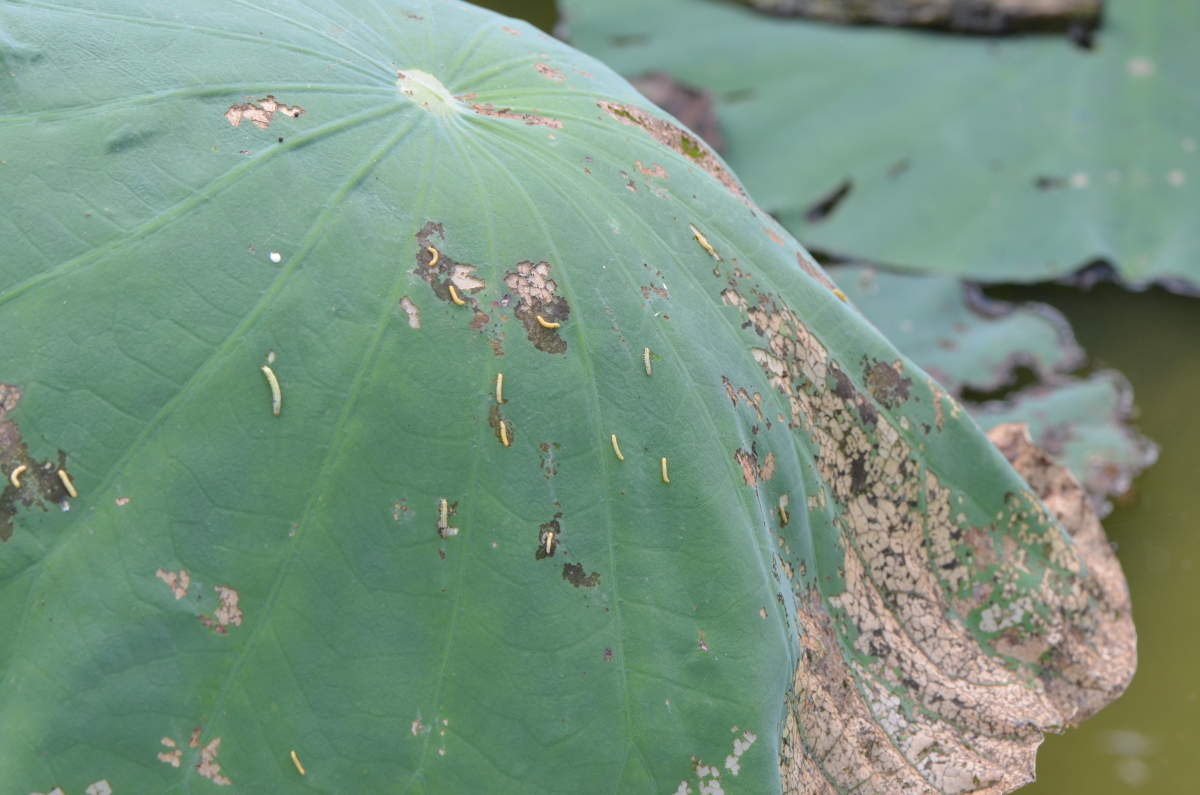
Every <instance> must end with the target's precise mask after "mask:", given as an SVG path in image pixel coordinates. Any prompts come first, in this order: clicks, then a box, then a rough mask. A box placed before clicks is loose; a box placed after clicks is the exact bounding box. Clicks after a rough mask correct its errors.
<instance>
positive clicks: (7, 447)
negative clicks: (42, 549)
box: [0, 384, 74, 541]
mask: <svg viewBox="0 0 1200 795" xmlns="http://www.w3.org/2000/svg"><path fill="white" fill-rule="evenodd" d="M20 402H21V390H20V389H19V388H18V387H15V386H13V385H11V384H0V477H3V486H4V490H3V491H0V541H7V540H8V539H10V538H12V534H13V517H14V516H16V514H17V509H18V507H23V508H26V509H29V508H33V507H35V506H36V507H38V508H41V509H42V510H43V511H46V510H49V505H51V504H57V505H58V506H59V507H61V508H62V510H67V509H68V508H69V507H70V503H68V502H67V498H68V497H70V496H71V495H70V493H69V492H68V491H67V483H69V482H70V481H69V480H68V479H67V478H64V477H63V476H62V475H61V474H59V473H65V471H66V469H65V468H66V464H67V455H66V453H64V452H63V451H62V450H59V451H58V461H57V462H53V461H50V460H49V459H47V460H45V461H36V460H35V459H33V458H31V457H30V455H29V448H28V447H26V445H25V440H24V439H22V438H21V432H20V430H19V429H18V428H17V423H16V422H15V421H14V420H12V419H9V417H8V415H9V413H10V412H12V411H13V410H14V409H15V408H16V407H17V406H18V405H19V404H20ZM14 481H15V482H14ZM72 488H74V487H73V486H72Z"/></svg>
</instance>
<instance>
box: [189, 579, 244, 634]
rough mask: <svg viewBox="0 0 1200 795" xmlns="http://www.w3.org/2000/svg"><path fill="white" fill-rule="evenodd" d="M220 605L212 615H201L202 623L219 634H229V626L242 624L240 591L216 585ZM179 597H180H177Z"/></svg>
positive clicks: (214, 587)
mask: <svg viewBox="0 0 1200 795" xmlns="http://www.w3.org/2000/svg"><path fill="white" fill-rule="evenodd" d="M213 590H214V591H216V592H217V599H218V600H219V601H220V603H221V604H220V606H219V607H218V608H217V609H216V610H214V611H213V614H212V616H200V623H201V624H203V625H204V626H206V627H208V628H209V629H211V630H213V631H214V632H216V633H217V634H218V635H227V634H229V627H230V626H235V627H240V626H241V625H242V611H241V610H240V609H239V608H238V598H239V597H238V592H237V591H235V590H233V589H232V588H227V587H225V586H224V585H214V586H213ZM177 598H178V597H177Z"/></svg>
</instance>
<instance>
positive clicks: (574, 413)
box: [0, 0, 1133, 795]
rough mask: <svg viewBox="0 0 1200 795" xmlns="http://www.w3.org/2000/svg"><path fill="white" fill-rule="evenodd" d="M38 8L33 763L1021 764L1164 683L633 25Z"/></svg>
mask: <svg viewBox="0 0 1200 795" xmlns="http://www.w3.org/2000/svg"><path fill="white" fill-rule="evenodd" d="M0 28H2V29H3V30H4V31H5V36H6V37H9V39H11V40H12V41H19V42H21V47H22V48H23V49H21V50H20V51H21V52H33V53H37V57H30V58H23V59H18V58H16V57H15V56H14V57H11V58H10V57H9V55H8V53H10V52H15V51H16V50H14V49H13V48H12V47H11V46H9V47H8V49H6V50H5V52H6V55H5V58H6V67H7V71H8V72H9V73H10V74H9V75H8V77H5V78H3V81H2V82H0V91H2V92H3V94H2V95H3V97H4V107H5V108H6V111H5V115H4V116H3V117H0V131H2V138H0V140H3V142H4V144H3V145H4V147H5V149H4V153H3V159H4V160H5V163H4V164H3V165H0V207H4V208H5V209H4V214H3V216H2V218H0V224H3V227H2V229H0V234H2V235H3V239H4V241H5V245H4V246H3V247H0V308H2V314H0V335H2V337H3V340H4V345H3V347H2V348H0V383H3V384H5V385H6V386H5V387H3V394H2V395H0V407H2V409H0V470H2V471H3V474H4V476H5V477H6V478H11V481H12V482H10V483H8V484H7V485H6V487H5V488H4V491H3V492H2V494H0V511H2V513H0V518H3V519H4V520H5V521H6V522H8V523H9V524H8V525H6V526H8V527H9V529H10V530H11V537H10V538H9V539H8V540H7V542H5V543H4V544H3V545H0V615H3V616H4V618H3V619H2V620H0V742H2V743H3V747H4V748H5V753H4V764H3V765H2V766H0V791H4V792H17V793H28V792H49V791H52V790H53V788H55V787H60V788H61V789H62V790H63V791H64V792H67V793H77V792H80V791H84V792H87V791H88V790H89V788H91V789H92V790H93V791H94V792H93V795H95V793H101V792H107V791H109V790H111V792H113V793H116V795H122V794H123V793H133V792H147V791H164V790H168V789H179V790H186V791H197V792H200V791H212V790H213V788H215V787H228V788H229V789H228V790H215V791H227V792H247V793H261V792H272V793H288V792H304V791H310V790H313V789H319V790H323V791H338V792H348V791H366V792H384V791H394V790H398V791H414V792H415V791H421V792H427V793H455V794H457V793H463V792H487V793H521V795H527V794H528V793H557V792H563V791H564V790H569V791H571V792H579V793H592V792H596V793H600V792H604V793H608V792H630V793H633V792H639V793H640V792H655V791H657V792H679V793H685V795H686V793H688V792H689V791H690V792H692V793H701V792H703V793H711V792H718V791H721V792H728V793H730V794H731V795H735V794H736V793H739V792H746V793H762V792H768V793H769V792H779V791H780V790H781V786H782V785H781V781H785V782H787V785H786V786H787V789H788V790H789V791H791V790H792V789H793V783H794V782H796V781H801V782H805V781H814V782H820V783H821V784H822V786H826V787H828V786H829V785H828V784H826V783H825V782H826V779H825V778H823V777H822V775H823V774H821V773H819V772H815V771H818V770H824V771H825V773H827V774H828V775H829V776H830V777H831V779H832V780H833V781H836V782H837V783H838V784H839V786H843V787H846V788H849V786H850V785H851V784H854V783H858V784H862V783H863V782H864V781H869V782H870V785H867V784H863V785H862V786H859V787H858V791H860V792H866V791H868V790H869V789H870V788H871V787H872V786H874V787H875V789H876V790H881V789H888V788H889V787H891V785H892V784H893V783H897V782H903V784H904V786H905V787H911V788H912V789H914V790H920V791H930V790H931V789H933V788H936V789H938V790H941V791H943V792H959V791H963V790H964V789H971V788H982V789H985V790H990V791H999V790H1001V789H1007V788H1011V787H1013V786H1016V785H1018V784H1020V783H1022V782H1024V781H1027V780H1028V779H1029V778H1030V776H1031V775H1032V769H1033V762H1034V753H1035V749H1036V747H1037V745H1038V743H1039V742H1040V740H1041V736H1042V735H1041V732H1042V730H1043V729H1047V728H1057V727H1061V726H1064V725H1067V724H1070V723H1072V722H1074V721H1078V720H1081V719H1083V718H1084V717H1086V716H1087V715H1090V714H1091V713H1092V712H1094V711H1095V710H1096V709H1098V708H1100V707H1101V706H1102V705H1103V704H1105V703H1107V702H1108V701H1110V700H1111V699H1112V698H1114V697H1116V696H1117V695H1118V694H1119V693H1120V692H1121V691H1122V689H1123V688H1124V686H1125V684H1126V683H1127V682H1128V680H1129V677H1130V676H1131V675H1132V656H1131V655H1132V653H1133V645H1132V642H1133V634H1132V624H1131V623H1130V618H1129V612H1128V606H1127V604H1125V603H1124V602H1120V601H1119V600H1118V601H1114V599H1113V597H1112V593H1110V592H1109V591H1106V590H1105V588H1106V587H1107V586H1106V584H1105V583H1104V582H1103V581H1101V580H1100V579H1098V578H1097V577H1096V576H1095V575H1094V574H1092V573H1091V572H1092V571H1093V566H1092V563H1091V562H1090V561H1089V560H1088V558H1087V557H1086V555H1087V554H1088V552H1087V549H1086V548H1083V547H1078V546H1076V545H1074V544H1073V543H1072V542H1071V540H1070V538H1069V537H1068V536H1067V535H1066V534H1065V533H1064V531H1063V529H1062V528H1061V527H1060V525H1059V524H1058V523H1057V522H1055V521H1054V519H1053V518H1052V516H1051V515H1050V514H1049V513H1047V509H1046V507H1045V506H1044V505H1043V504H1042V503H1041V502H1039V501H1038V500H1037V499H1036V497H1035V496H1034V494H1033V493H1032V492H1030V491H1029V490H1028V489H1027V488H1026V485H1025V484H1024V482H1023V481H1022V480H1021V479H1020V478H1019V477H1018V476H1017V475H1016V473H1014V471H1013V470H1012V469H1011V468H1010V467H1009V465H1008V464H1007V463H1006V462H1005V461H1004V460H1003V459H1002V457H1001V456H1000V454H999V453H998V452H997V451H996V449H995V448H994V447H993V446H992V445H991V444H990V443H989V442H988V440H987V439H986V438H985V437H984V436H983V434H982V433H981V432H980V431H979V430H978V428H977V427H976V426H975V425H974V424H973V423H970V422H968V421H966V419H965V418H964V417H962V415H961V411H960V409H959V406H958V404H957V403H956V402H955V401H954V400H953V399H951V398H950V397H948V396H946V395H945V394H944V393H942V392H941V391H940V389H939V388H938V387H937V386H936V384H935V383H934V382H932V381H931V380H929V379H928V377H927V376H926V375H925V374H924V373H923V372H922V371H920V370H919V369H918V368H917V367H916V366H914V365H913V364H912V363H911V362H910V361H908V360H907V359H905V358H904V357H903V356H901V355H900V354H899V353H897V351H896V350H895V349H894V348H893V347H892V346H891V345H890V344H888V343H887V342H886V341H885V340H884V339H883V338H882V337H881V336H880V335H879V334H878V333H877V332H876V331H875V330H874V329H873V328H871V327H870V325H869V324H867V323H866V322H864V321H863V320H862V319H861V317H860V316H859V315H858V313H857V311H856V310H855V309H854V308H853V307H852V306H851V305H849V304H847V303H845V302H843V301H842V300H841V299H840V298H839V297H838V295H837V294H836V293H835V292H834V291H833V290H832V289H831V287H830V286H829V285H828V284H826V283H825V282H824V281H823V280H824V278H825V277H824V275H823V273H822V272H821V271H820V270H819V268H817V266H816V265H815V264H814V263H813V261H812V260H811V259H810V258H809V257H808V255H807V254H806V253H805V252H804V251H802V250H801V249H800V248H799V247H798V246H797V245H796V243H795V242H794V241H793V240H792V239H791V238H790V237H789V236H788V235H787V234H786V232H784V231H783V230H782V228H780V227H778V226H777V225H776V224H775V223H774V222H773V221H772V220H771V219H770V218H769V217H768V216H767V215H765V214H764V213H762V212H761V211H759V210H758V209H757V208H756V207H755V206H754V205H753V204H752V203H751V202H750V201H749V200H748V199H747V197H746V196H745V194H744V193H743V191H742V189H741V186H740V184H739V183H738V181H737V180H736V178H734V177H733V176H732V175H731V174H730V173H729V171H728V169H727V168H726V166H725V164H724V163H723V162H722V161H721V160H720V159H719V158H718V157H716V156H715V155H714V154H712V153H711V152H710V151H709V150H708V149H707V148H706V147H705V145H704V144H703V142H701V141H700V140H698V139H697V138H695V137H694V136H693V135H692V133H690V132H688V131H687V130H684V129H681V128H680V127H679V126H678V125H677V124H676V123H675V122H674V121H673V120H672V119H670V118H667V117H664V116H663V115H661V114H660V113H659V112H658V111H656V110H655V109H654V108H653V107H651V106H649V105H648V104H646V103H645V102H644V100H642V98H641V97H640V96H639V95H638V94H637V93H636V92H634V91H633V90H632V89H631V88H630V86H629V85H628V84H626V83H625V82H624V81H622V80H620V79H619V78H617V77H616V76H615V75H614V74H612V73H611V72H610V71H608V70H607V69H606V68H605V67H603V66H602V65H601V64H599V63H597V62H595V61H593V60H591V59H590V58H587V57H585V56H582V55H580V54H578V53H576V52H575V51H573V50H571V49H569V48H567V47H565V46H564V45H562V44H560V43H558V42H556V41H554V40H552V39H550V38H549V37H545V36H542V35H541V34H539V33H538V32H537V31H536V30H534V29H533V28H531V27H529V26H527V25H524V24H522V23H518V22H515V21H513V20H509V19H505V18H501V17H498V16H496V15H493V14H490V13H486V12H482V11H479V10H477V9H473V8H471V7H469V6H459V5H435V6H430V5H429V4H426V3H416V2H413V3H395V4H389V5H388V6H386V10H385V9H383V8H381V7H380V6H379V5H376V4H374V3H371V2H362V3H357V2H354V3H347V4H346V5H345V6H341V5H336V4H333V3H324V2H316V0H314V2H310V3H302V2H294V1H288V2H272V3H270V4H263V5H256V4H255V3H253V2H248V1H246V0H236V2H235V1H233V0H224V2H214V1H213V0H202V2H198V3H193V4H189V5H187V6H183V5H172V6H171V7H169V8H167V7H159V6H156V5H153V4H152V5H146V4H145V3H133V2H131V1H130V0H111V1H110V2H108V3H106V4H105V6H104V8H103V9H99V8H96V7H94V6H85V5H79V6H69V5H58V4H48V3H41V2H26V3H8V4H4V5H0ZM9 39H5V40H6V41H7V40H9ZM6 46H7V45H6ZM235 122H236V123H235ZM264 368H268V369H265V370H264ZM272 376H273V378H272ZM500 376H504V377H503V379H501V377H500ZM276 387H277V392H276ZM276 411H277V412H278V414H276ZM618 452H619V453H620V454H619V455H618ZM21 467H25V469H24V470H21V471H20V472H18V471H17V470H19V469H20V468H21ZM64 477H65V479H64ZM72 489H73V490H74V491H72ZM76 495H77V496H76ZM1081 556H1082V557H1081ZM1087 643H1092V644H1093V645H1092V646H1086V644H1087ZM1105 655H1108V656H1107V657H1106V656H1105ZM781 775H782V778H781ZM814 776H815V778H814ZM101 784H102V785H103V786H101Z"/></svg>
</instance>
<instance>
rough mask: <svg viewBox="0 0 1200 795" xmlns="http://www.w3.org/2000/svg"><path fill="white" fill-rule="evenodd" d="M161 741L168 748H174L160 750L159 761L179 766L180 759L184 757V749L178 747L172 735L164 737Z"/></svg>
mask: <svg viewBox="0 0 1200 795" xmlns="http://www.w3.org/2000/svg"><path fill="white" fill-rule="evenodd" d="M159 742H160V743H161V744H162V745H165V746H166V747H167V748H171V749H173V750H171V751H159V752H158V761H160V762H162V763H163V764H164V765H170V766H171V767H179V763H180V760H181V759H182V758H183V751H182V750H180V749H179V748H178V747H176V745H175V741H174V740H172V739H171V738H170V737H164V738H162V740H160V741H159Z"/></svg>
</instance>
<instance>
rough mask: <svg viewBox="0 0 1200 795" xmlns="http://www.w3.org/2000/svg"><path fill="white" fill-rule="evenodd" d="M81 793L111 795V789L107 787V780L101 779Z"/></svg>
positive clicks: (86, 794) (85, 794)
mask: <svg viewBox="0 0 1200 795" xmlns="http://www.w3.org/2000/svg"><path fill="white" fill-rule="evenodd" d="M83 793H84V795H112V787H111V786H109V784H108V779H101V780H100V781H96V782H93V783H92V784H89V785H88V788H87V789H85V790H84V791H83Z"/></svg>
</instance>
